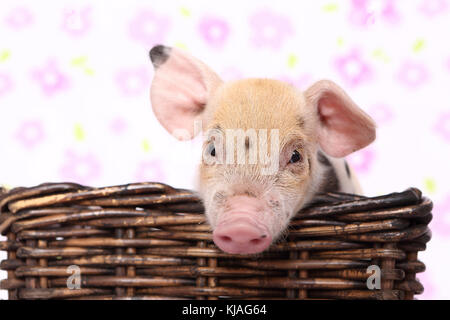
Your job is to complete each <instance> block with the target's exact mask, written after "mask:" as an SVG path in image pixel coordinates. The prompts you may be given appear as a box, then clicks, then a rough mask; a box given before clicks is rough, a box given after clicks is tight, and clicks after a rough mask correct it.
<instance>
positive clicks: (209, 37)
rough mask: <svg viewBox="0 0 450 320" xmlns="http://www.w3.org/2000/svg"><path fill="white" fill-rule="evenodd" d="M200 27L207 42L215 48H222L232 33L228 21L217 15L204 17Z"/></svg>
mask: <svg viewBox="0 0 450 320" xmlns="http://www.w3.org/2000/svg"><path fill="white" fill-rule="evenodd" d="M198 29H199V32H200V34H201V36H202V37H203V39H204V40H205V41H206V43H207V44H208V45H210V46H211V47H215V48H222V47H223V46H224V45H225V42H226V40H227V38H228V35H229V33H230V28H229V27H228V23H227V22H226V21H225V20H224V19H221V18H216V17H204V18H203V19H202V20H201V21H200V24H199V26H198Z"/></svg>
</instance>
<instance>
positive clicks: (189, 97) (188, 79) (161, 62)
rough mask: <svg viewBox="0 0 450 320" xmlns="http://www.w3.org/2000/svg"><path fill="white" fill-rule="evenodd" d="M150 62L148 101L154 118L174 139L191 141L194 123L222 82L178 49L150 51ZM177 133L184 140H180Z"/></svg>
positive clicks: (168, 48)
mask: <svg viewBox="0 0 450 320" xmlns="http://www.w3.org/2000/svg"><path fill="white" fill-rule="evenodd" d="M150 59H151V61H152V63H153V66H154V68H155V76H154V78H153V82H152V86H151V89H150V101H151V103H152V108H153V111H154V113H155V115H156V118H157V119H158V120H159V122H160V123H161V124H162V125H163V127H164V128H166V130H167V131H169V133H171V134H173V135H175V136H176V137H177V138H179V139H185V138H189V139H192V138H193V137H194V134H195V133H196V132H194V122H195V120H196V119H199V118H200V116H201V114H202V112H203V110H204V108H205V105H206V104H207V103H208V100H209V98H210V96H211V94H212V93H213V91H214V90H215V89H216V88H217V87H218V86H219V85H220V84H221V83H222V80H221V79H220V78H219V76H218V75H217V74H215V73H214V72H213V71H212V70H211V69H210V68H208V67H207V66H206V65H205V64H203V63H202V62H201V61H199V60H197V59H195V58H194V57H192V56H190V55H189V54H187V53H185V52H183V51H182V50H180V49H176V48H170V47H165V46H161V45H158V46H155V47H153V48H152V49H151V50H150ZM180 130H181V132H185V133H187V137H186V135H184V137H181V136H182V134H181V135H180Z"/></svg>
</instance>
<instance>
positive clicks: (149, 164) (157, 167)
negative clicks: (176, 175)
mask: <svg viewBox="0 0 450 320" xmlns="http://www.w3.org/2000/svg"><path fill="white" fill-rule="evenodd" d="M136 179H137V181H164V180H165V174H164V170H163V168H162V164H161V162H160V161H159V160H156V159H154V160H149V161H142V162H141V163H140V164H139V165H138V168H137V171H136Z"/></svg>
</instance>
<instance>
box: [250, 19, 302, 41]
mask: <svg viewBox="0 0 450 320" xmlns="http://www.w3.org/2000/svg"><path fill="white" fill-rule="evenodd" d="M249 20H250V26H251V28H252V38H251V41H252V42H253V44H254V45H255V46H256V47H268V48H272V49H279V48H280V47H281V46H282V45H283V42H284V41H286V39H287V38H289V36H291V35H292V34H294V29H293V27H292V25H291V22H290V20H289V19H288V18H287V17H286V16H283V15H280V14H276V13H274V12H271V11H269V10H261V11H259V12H256V13H255V14H253V15H252V16H251V17H250V19H249Z"/></svg>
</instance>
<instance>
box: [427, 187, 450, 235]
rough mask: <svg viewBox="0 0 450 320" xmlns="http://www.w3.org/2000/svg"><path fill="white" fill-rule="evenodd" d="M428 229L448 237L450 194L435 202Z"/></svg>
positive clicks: (449, 232) (449, 230) (449, 228)
mask: <svg viewBox="0 0 450 320" xmlns="http://www.w3.org/2000/svg"><path fill="white" fill-rule="evenodd" d="M430 229H431V230H433V232H436V233H437V234H440V235H442V236H444V237H450V194H448V195H447V196H446V197H445V198H444V199H443V200H441V201H439V202H435V204H434V207H433V220H432V221H431V223H430Z"/></svg>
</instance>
